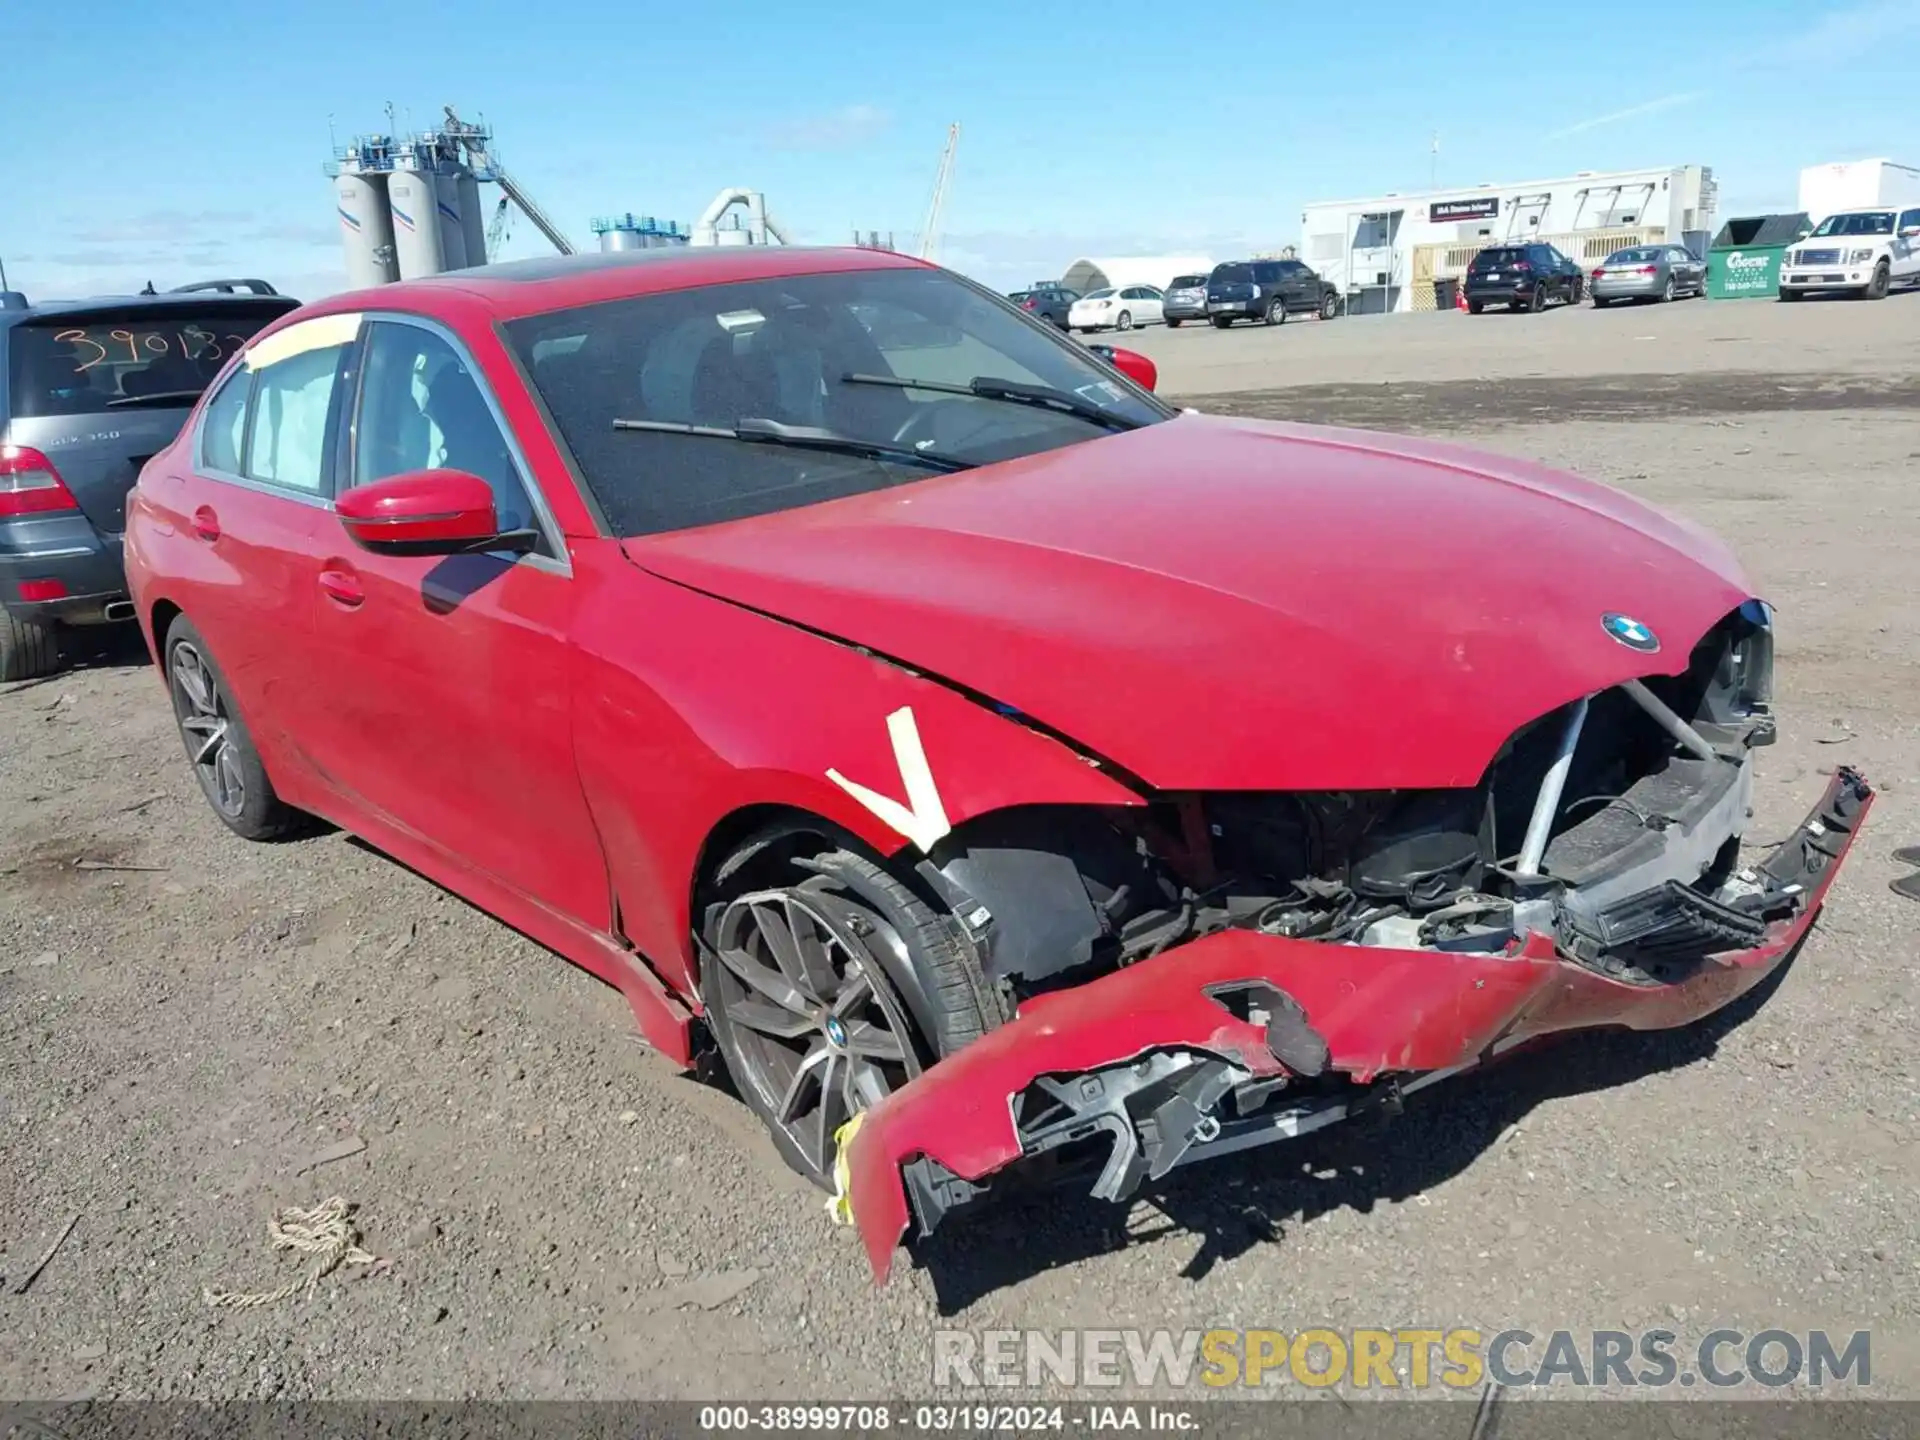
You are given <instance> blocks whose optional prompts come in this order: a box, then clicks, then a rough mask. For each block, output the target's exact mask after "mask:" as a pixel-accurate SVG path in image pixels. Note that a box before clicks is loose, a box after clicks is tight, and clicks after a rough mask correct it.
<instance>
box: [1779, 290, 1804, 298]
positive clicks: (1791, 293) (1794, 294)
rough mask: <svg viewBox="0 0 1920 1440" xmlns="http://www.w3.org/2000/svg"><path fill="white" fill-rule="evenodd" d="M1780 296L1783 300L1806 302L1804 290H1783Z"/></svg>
mask: <svg viewBox="0 0 1920 1440" xmlns="http://www.w3.org/2000/svg"><path fill="white" fill-rule="evenodd" d="M1778 294H1779V296H1780V298H1781V299H1782V300H1804V299H1805V298H1806V292H1805V291H1802V290H1781V291H1779V292H1778Z"/></svg>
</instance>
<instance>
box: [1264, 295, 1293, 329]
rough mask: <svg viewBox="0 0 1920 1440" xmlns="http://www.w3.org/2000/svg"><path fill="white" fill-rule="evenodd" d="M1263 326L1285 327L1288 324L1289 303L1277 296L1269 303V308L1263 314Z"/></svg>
mask: <svg viewBox="0 0 1920 1440" xmlns="http://www.w3.org/2000/svg"><path fill="white" fill-rule="evenodd" d="M1260 323H1261V324H1262V325H1284V324H1286V323H1287V302H1286V301H1285V300H1282V299H1280V298H1279V297H1278V296H1275V297H1274V298H1273V299H1271V300H1269V301H1268V302H1267V308H1266V310H1265V311H1263V312H1262V313H1261V316H1260Z"/></svg>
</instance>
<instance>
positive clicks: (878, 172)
mask: <svg viewBox="0 0 1920 1440" xmlns="http://www.w3.org/2000/svg"><path fill="white" fill-rule="evenodd" d="M1482 8H1483V7H1479V6H1473V5H1468V6H1442V7H1435V6H1432V5H1430V4H1419V5H1416V4H1411V3H1403V0H1373V3H1370V4H1365V5H1361V6H1351V5H1315V6H1297V5H1289V4H1282V3H1279V0H1266V3H1260V0H1216V3H1213V4H1208V5H1202V6H1190V7H1189V6H1172V5H1165V4H1159V5H1156V4H1146V3H1137V0H1108V3H1106V4H1104V5H1100V6H1081V5H1072V6H1069V5H1048V4H1044V3H1037V0H1026V3H1021V4H1016V3H1012V0H972V3H970V4H966V5H952V6H934V5H924V4H914V3H901V0H892V3H885V4H881V3H847V0H841V3H838V4H827V5H821V6H811V5H805V4H793V3H790V0H781V3H776V0H733V3H731V4H719V5H706V6H702V5H695V4H689V3H687V0H673V3H658V0H541V3H538V4H528V3H525V0H514V3H508V0H461V3H459V4H457V5H441V6H430V5H394V4H388V3H371V0H328V3H326V4H318V3H313V0H286V3H285V4H283V5H281V6H279V7H274V6H271V5H266V4H261V3H259V0H251V3H242V0H173V3H167V4H156V3H153V0H91V3H81V4H33V3H31V0H16V3H13V4H11V5H8V6H5V7H4V9H5V11H6V14H5V17H4V18H0V55H5V56H7V57H8V59H9V62H10V63H8V64H7V66H6V71H7V84H6V88H7V98H6V101H5V103H4V106H3V107H0V197H4V199H0V260H4V261H5V263H6V265H7V270H8V274H9V276H10V278H11V279H12V282H13V283H14V285H15V286H16V287H18V288H23V289H26V290H28V291H29V293H38V294H42V295H52V294H73V293H81V292H86V291H98V290H102V289H107V290H112V289H124V288H129V287H132V288H137V287H138V286H139V285H140V284H142V283H143V282H145V281H146V280H148V279H149V278H151V279H152V280H153V281H154V283H155V284H157V285H160V286H162V287H165V286H166V285H169V284H178V283H183V282H185V281H187V280H189V279H194V278H199V277H202V276H205V275H208V274H212V273H220V274H247V275H262V276H264V277H266V278H268V279H271V280H273V281H274V282H275V283H276V284H279V285H281V288H283V289H286V290H288V291H290V292H291V293H294V294H297V295H301V296H302V297H303V298H312V297H315V296H317V295H320V294H324V293H326V292H328V291H331V290H337V289H340V288H343V286H344V284H345V278H344V275H343V274H342V267H341V260H340V254H339V241H338V237H337V235H336V233H335V229H334V221H333V207H332V202H331V197H330V194H329V188H328V182H327V180H326V179H325V177H324V176H323V175H322V173H321V169H320V167H321V164H322V162H323V161H325V160H326V159H328V158H329V154H330V150H329V145H330V141H329V131H328V126H329V122H330V120H331V123H332V125H333V127H334V129H335V131H336V132H337V134H338V136H339V138H340V139H341V140H343V141H344V140H345V139H346V138H347V137H348V136H349V135H351V134H353V133H355V132H357V131H365V130H377V129H381V128H384V125H385V106H386V105H387V104H388V103H389V102H391V103H392V104H393V105H394V106H395V107H396V109H397V111H398V113H399V116H400V124H401V127H402V128H414V129H418V128H422V127H424V126H426V125H427V124H429V123H431V121H432V120H433V119H434V118H435V117H436V116H437V115H438V113H439V110H438V107H439V106H440V105H441V104H443V103H448V102H451V103H453V104H454V105H456V106H457V107H459V108H460V109H461V110H462V111H463V113H465V114H466V115H467V118H469V119H472V118H475V116H476V115H484V118H485V119H486V120H487V122H488V123H489V124H490V125H491V126H492V127H493V129H494V132H495V135H496V137H497V138H496V142H495V148H496V150H497V152H498V154H499V156H500V158H501V159H502V160H503V161H504V162H505V163H506V165H507V166H508V168H509V169H510V170H512V171H513V172H514V173H515V175H516V177H517V178H518V179H519V180H520V181H521V183H522V184H523V185H525V186H526V187H527V188H528V189H529V190H530V191H531V192H532V193H533V194H534V196H535V197H536V198H537V199H538V200H539V201H540V202H541V203H542V204H543V205H544V206H545V207H546V208H547V209H548V210H549V212H550V213H552V214H553V215H554V216H555V218H556V219H557V220H558V221H559V222H560V224H561V225H562V227H563V228H564V229H566V230H567V231H568V232H569V233H570V234H571V235H572V236H573V238H574V240H575V242H576V243H577V244H581V245H587V244H591V243H592V240H593V237H592V235H591V233H590V231H589V229H588V221H589V219H590V218H591V217H592V216H594V215H596V214H605V213H610V212H618V211H624V210H632V211H635V212H637V213H641V214H652V215H657V216H659V217H661V218H663V219H677V220H680V221H682V222H690V221H691V220H693V218H694V217H695V216H696V215H697V214H698V213H699V211H700V210H701V209H702V208H703V207H704V206H705V205H706V203H707V202H708V200H710V199H711V198H712V197H713V195H714V194H715V193H716V192H717V191H719V190H720V189H722V188H723V187H726V186H731V185H744V186H750V187H753V188H757V189H760V190H762V191H764V192H765V194H766V196H767V201H768V206H769V208H770V210H771V211H772V213H773V215H774V217H775V218H776V220H778V221H780V222H781V223H782V224H783V225H784V226H785V227H786V228H787V229H788V230H789V231H790V232H792V234H793V236H794V238H795V239H797V240H801V241H806V242H817V243H842V242H844V241H845V240H846V239H847V238H848V237H849V235H850V232H851V231H852V229H853V228H854V227H855V226H859V227H860V228H862V229H879V230H881V231H883V232H885V231H888V230H892V231H893V232H894V233H895V235H896V237H897V238H898V239H899V240H900V241H901V242H902V243H903V244H905V243H906V242H909V241H910V240H912V239H913V237H914V236H915V235H916V233H917V231H918V229H919V227H920V225H921V222H922V220H923V218H924V216H925V213H926V207H927V201H928V199H929V196H930V193H931V189H932V184H933V177H934V171H935V169H936V166H937V164H938V162H939V155H940V150H941V147H942V145H943V144H944V143H945V138H946V131H947V126H948V124H949V123H950V122H952V121H959V122H960V124H961V127H962V133H961V138H960V146H959V151H958V156H957V160H956V164H955V171H954V177H953V183H952V186H951V188H950V190H949V192H948V199H947V206H946V217H945V224H944V226H943V236H942V245H941V252H940V258H941V260H942V261H943V262H944V263H947V264H950V265H953V266H955V267H956V268H958V269H962V270H965V271H967V272H969V273H971V274H974V275H977V276H978V277H980V278H981V279H983V280H986V281H988V282H989V283H992V284H995V285H999V286H1001V287H1003V288H1012V287H1016V286H1018V285H1021V284H1024V283H1026V282H1028V281H1031V280H1034V279H1037V278H1039V277H1041V276H1043V275H1057V274H1058V273H1059V272H1060V271H1061V269H1062V268H1063V267H1064V266H1065V265H1066V264H1067V263H1068V262H1069V261H1070V260H1072V259H1073V258H1075V257H1076V256H1078V255H1082V254H1093V255H1102V254H1106V255H1114V254H1134V253H1206V254H1213V255H1215V256H1216V257H1218V258H1224V257H1226V256H1228V255H1230V254H1232V253H1233V252H1235V251H1241V252H1244V251H1248V250H1253V249H1270V248H1274V247H1277V246H1279V245H1283V244H1287V243H1291V242H1293V241H1295V240H1296V239H1297V238H1298V230H1299V219H1300V210H1301V207H1302V205H1303V204H1305V203H1306V202H1307V201H1309V200H1314V199H1333V198H1341V197H1346V196H1363V195H1373V194H1379V193H1381V192H1383V191H1389V190H1400V191H1407V190H1413V189H1416V188H1422V187H1424V186H1425V185H1426V184H1427V181H1428V177H1429V174H1430V167H1432V165H1433V164H1434V157H1433V155H1432V154H1431V148H1430V139H1431V136H1432V135H1433V134H1434V132H1436V131H1437V132H1438V133H1439V136H1440V151H1439V155H1438V172H1439V179H1440V183H1442V184H1443V185H1444V184H1469V185H1470V184H1473V183H1475V182H1477V181H1480V180H1495V181H1500V180H1524V179H1532V178H1539V177H1545V176H1554V175H1562V174H1569V173H1572V172H1573V171H1576V170H1604V169H1625V168H1634V167H1639V166H1647V165H1666V164H1688V163H1703V164H1707V165H1711V166H1712V167H1714V170H1715V173H1716V175H1717V176H1718V177H1719V180H1720V184H1721V199H1722V204H1721V214H1722V216H1723V217H1724V216H1725V215H1728V214H1733V213H1739V212H1741V211H1751V210H1760V209H1772V208H1785V207H1789V206H1791V204H1792V202H1793V200H1794V193H1795V187H1796V182H1797V175H1798V171H1799V169H1800V167H1801V166H1803V165H1811V164H1817V163H1820V162H1823V161H1830V160H1847V159H1860V158H1867V157H1874V156H1890V157H1891V158H1893V159H1896V160H1902V161H1905V162H1906V163H1909V164H1914V163H1920V133H1917V132H1916V130H1915V125H1914V120H1915V116H1916V113H1920V112H1917V111H1916V109H1915V106H1916V102H1917V101H1920V87H1917V84H1916V77H1920V0H1863V3H1853V4H1848V3H1845V0H1841V3H1838V4H1833V5H1824V6H1823V5H1822V4H1821V0H1663V3H1658V4H1646V3H1620V4H1606V3H1600V0H1597V3H1595V4H1593V5H1591V6H1583V7H1579V8H1577V9H1574V10H1567V9H1565V8H1564V7H1561V8H1555V7H1551V6H1550V7H1548V8H1547V9H1545V10H1541V9H1538V7H1527V6H1521V7H1518V8H1515V7H1512V6H1504V5H1503V6H1496V7H1488V8H1487V10H1486V13H1487V15H1488V18H1486V19H1478V18H1475V16H1476V14H1477V13H1479V12H1481V11H1482ZM276 9H277V12H278V13H276ZM1435 13H1440V14H1444V15H1445V16H1446V17H1447V21H1446V24H1445V26H1444V28H1440V29H1436V27H1435V26H1434V25H1433V23H1432V19H1431V17H1432V16H1433V15H1434V14H1435ZM1535 14H1537V15H1540V16H1547V17H1552V19H1553V21H1554V25H1553V27H1552V29H1551V30H1550V31H1549V32H1547V33H1541V34H1534V33H1531V32H1530V27H1529V26H1528V24H1527V23H1526V17H1528V16H1529V15H1535ZM1496 15H1497V17H1498V18H1493V17H1494V16H1496ZM1611 16H1618V17H1619V18H1618V19H1617V20H1616V19H1611V18H1608V19H1605V20H1604V21H1603V19H1602V17H1611ZM1640 21H1647V22H1652V23H1656V24H1660V25H1663V26H1664V27H1665V32H1666V33H1665V34H1664V35H1662V34H1660V33H1658V32H1657V31H1656V32H1655V33H1638V34H1637V33H1636V30H1635V27H1636V23H1637V22H1640ZM1682 37H1686V38H1682ZM1289 50H1291V51H1292V60H1291V63H1281V62H1282V61H1285V60H1286V59H1287V58H1288V57H1287V54H1286V52H1287V51H1289ZM1263 51H1264V52H1267V53H1262V52H1263ZM1503 54H1504V56H1506V57H1508V58H1496V57H1497V56H1500V55H1503ZM1225 62H1232V64H1233V65H1240V66H1244V68H1242V69H1235V68H1231V67H1230V66H1229V65H1228V64H1226V63H1225ZM544 248H545V246H544V242H542V241H541V240H540V238H539V237H538V235H537V234H536V233H535V232H534V231H533V229H532V227H531V226H530V225H528V224H526V223H525V222H524V221H522V222H520V223H518V224H517V225H516V226H515V233H514V237H513V239H512V241H511V242H510V244H509V246H508V253H509V254H537V253H540V252H541V251H542V250H543V249H544Z"/></svg>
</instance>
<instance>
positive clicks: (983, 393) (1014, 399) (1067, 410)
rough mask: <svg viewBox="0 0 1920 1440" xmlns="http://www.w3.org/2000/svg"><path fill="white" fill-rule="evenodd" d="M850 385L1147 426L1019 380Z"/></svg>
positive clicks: (888, 379)
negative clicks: (964, 398)
mask: <svg viewBox="0 0 1920 1440" xmlns="http://www.w3.org/2000/svg"><path fill="white" fill-rule="evenodd" d="M840 379H841V382H842V383H843V384H847V385H890V386H892V387H893V388H894V389H896V390H926V391H930V392H932V393H934V394H936V395H976V396H978V397H979V398H980V399H982V400H1005V401H1006V402H1007V403H1009V404H1011V405H1032V406H1034V407H1036V408H1038V409H1042V410H1057V411H1059V412H1060V413H1062V414H1065V415H1074V416H1077V417H1079V418H1080V419H1082V420H1086V421H1089V422H1090V423H1092V424H1095V425H1098V426H1100V427H1102V428H1103V429H1106V430H1138V429H1139V428H1140V427H1141V426H1142V425H1144V424H1146V423H1147V422H1146V421H1144V420H1129V419H1128V418H1127V417H1126V416H1124V415H1116V414H1114V413H1113V412H1112V411H1111V410H1105V409H1102V408H1101V407H1100V406H1098V405H1096V404H1094V403H1093V402H1092V401H1091V400H1082V399H1081V398H1080V397H1079V396H1078V395H1069V394H1068V393H1067V392H1066V391H1064V390H1056V389H1054V388H1053V387H1052V386H1051V385H1023V384H1022V383H1021V382H1020V381H1018V380H996V379H994V378H993V377H992V376H991V375H976V376H975V377H974V378H973V379H971V380H969V381H968V382H967V383H966V384H964V385H959V384H955V383H954V382H953V381H951V380H915V379H914V378H912V377H911V376H901V375H842V376H841V377H840Z"/></svg>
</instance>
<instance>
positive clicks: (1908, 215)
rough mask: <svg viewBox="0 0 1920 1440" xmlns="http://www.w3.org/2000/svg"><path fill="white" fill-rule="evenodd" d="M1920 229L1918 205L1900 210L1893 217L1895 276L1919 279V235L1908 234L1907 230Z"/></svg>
mask: <svg viewBox="0 0 1920 1440" xmlns="http://www.w3.org/2000/svg"><path fill="white" fill-rule="evenodd" d="M1914 229H1920V207H1916V208H1915V209H1912V210H1902V211H1901V212H1900V214H1899V215H1898V216H1896V217H1895V220H1894V226H1893V260H1892V268H1893V274H1894V275H1895V277H1896V278H1902V279H1907V280H1920V235H1909V234H1907V233H1906V232H1907V231H1909V230H1914Z"/></svg>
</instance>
